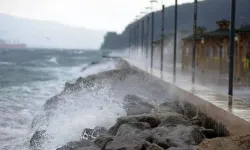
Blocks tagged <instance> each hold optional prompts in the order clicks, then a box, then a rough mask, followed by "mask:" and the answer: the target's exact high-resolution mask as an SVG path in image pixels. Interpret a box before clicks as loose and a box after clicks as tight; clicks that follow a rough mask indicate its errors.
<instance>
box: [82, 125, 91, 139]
mask: <svg viewBox="0 0 250 150" xmlns="http://www.w3.org/2000/svg"><path fill="white" fill-rule="evenodd" d="M93 132H94V130H93V129H89V128H86V129H84V130H83V132H82V136H81V139H86V140H93V139H94V137H93V136H92V135H93Z"/></svg>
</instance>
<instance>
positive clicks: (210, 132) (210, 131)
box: [200, 128, 218, 139]
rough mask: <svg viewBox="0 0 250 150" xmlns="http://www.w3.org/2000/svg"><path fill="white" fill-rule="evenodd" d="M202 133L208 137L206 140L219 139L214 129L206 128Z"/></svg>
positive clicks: (202, 129) (201, 129)
mask: <svg viewBox="0 0 250 150" xmlns="http://www.w3.org/2000/svg"><path fill="white" fill-rule="evenodd" d="M200 131H201V133H202V134H203V135H204V136H205V137H206V138H209V139H211V138H216V137H218V135H217V133H216V131H215V130H214V129H205V128H200Z"/></svg>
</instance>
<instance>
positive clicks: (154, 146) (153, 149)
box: [146, 143, 164, 150]
mask: <svg viewBox="0 0 250 150" xmlns="http://www.w3.org/2000/svg"><path fill="white" fill-rule="evenodd" d="M146 150H164V149H163V148H162V147H160V146H158V145H157V144H154V143H153V144H151V145H150V146H149V147H148V148H147V149H146Z"/></svg>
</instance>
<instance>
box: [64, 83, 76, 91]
mask: <svg viewBox="0 0 250 150" xmlns="http://www.w3.org/2000/svg"><path fill="white" fill-rule="evenodd" d="M74 86H75V84H71V83H68V82H66V83H65V86H64V91H72V90H73V88H74Z"/></svg>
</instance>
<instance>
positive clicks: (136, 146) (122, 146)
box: [105, 135, 148, 150]
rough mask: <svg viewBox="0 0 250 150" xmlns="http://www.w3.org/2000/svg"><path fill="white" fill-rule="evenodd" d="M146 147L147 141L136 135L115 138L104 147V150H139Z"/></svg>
mask: <svg viewBox="0 0 250 150" xmlns="http://www.w3.org/2000/svg"><path fill="white" fill-rule="evenodd" d="M146 145H148V143H147V141H145V140H144V139H142V138H140V137H138V136H136V135H126V136H117V137H115V139H114V140H113V141H111V142H109V143H108V144H107V145H106V147H105V150H141V149H143V148H145V146H146Z"/></svg>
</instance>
